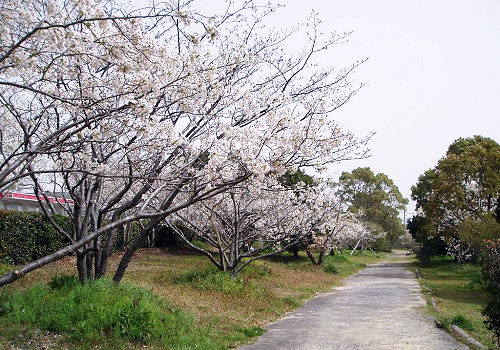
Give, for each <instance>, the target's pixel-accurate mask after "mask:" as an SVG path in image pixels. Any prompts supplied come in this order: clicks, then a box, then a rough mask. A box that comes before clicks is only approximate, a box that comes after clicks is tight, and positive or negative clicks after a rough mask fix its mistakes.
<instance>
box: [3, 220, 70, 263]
mask: <svg viewBox="0 0 500 350" xmlns="http://www.w3.org/2000/svg"><path fill="white" fill-rule="evenodd" d="M53 218H54V221H56V222H57V224H58V225H60V226H61V227H62V228H64V229H66V230H68V231H69V232H71V225H72V224H71V219H70V218H69V217H65V216H62V215H54V216H53ZM64 246H66V242H65V240H64V238H63V237H62V236H61V235H60V234H59V233H58V232H57V231H56V230H55V229H54V227H52V225H51V224H50V222H49V220H47V218H46V217H45V216H44V215H43V214H41V213H36V212H20V211H15V210H0V262H3V263H7V264H14V265H18V264H22V263H25V262H28V261H32V260H35V259H39V258H41V257H43V256H45V255H47V254H51V253H53V252H55V251H57V250H58V249H61V248H63V247H64Z"/></svg>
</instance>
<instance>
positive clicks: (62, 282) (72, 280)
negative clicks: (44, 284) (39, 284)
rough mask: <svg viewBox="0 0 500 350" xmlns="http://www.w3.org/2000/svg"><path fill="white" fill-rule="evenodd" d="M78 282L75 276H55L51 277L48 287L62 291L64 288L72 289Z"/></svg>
mask: <svg viewBox="0 0 500 350" xmlns="http://www.w3.org/2000/svg"><path fill="white" fill-rule="evenodd" d="M78 283H80V281H79V280H78V277H76V276H75V275H55V276H54V277H52V280H51V281H50V282H49V284H48V285H49V287H50V289H54V290H55V289H62V288H65V287H74V286H76V285H77V284H78Z"/></svg>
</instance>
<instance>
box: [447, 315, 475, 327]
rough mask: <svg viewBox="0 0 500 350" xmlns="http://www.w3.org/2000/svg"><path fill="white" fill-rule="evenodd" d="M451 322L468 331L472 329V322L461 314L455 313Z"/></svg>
mask: <svg viewBox="0 0 500 350" xmlns="http://www.w3.org/2000/svg"><path fill="white" fill-rule="evenodd" d="M451 323H452V324H454V325H457V326H459V327H460V328H463V329H466V330H468V331H472V330H474V326H473V325H472V322H471V321H470V320H469V319H467V318H466V317H465V316H463V315H461V314H457V315H455V316H453V317H452V318H451Z"/></svg>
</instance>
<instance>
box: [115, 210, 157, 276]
mask: <svg viewBox="0 0 500 350" xmlns="http://www.w3.org/2000/svg"><path fill="white" fill-rule="evenodd" d="M162 220H163V218H155V219H151V220H150V221H149V223H148V224H147V225H146V227H144V229H143V230H142V232H141V233H140V234H139V235H138V236H137V237H136V238H135V239H134V240H133V241H132V243H131V244H130V245H129V246H128V247H127V249H125V253H124V254H123V257H122V259H121V260H120V264H119V265H118V268H117V269H116V272H115V275H114V277H113V281H114V282H116V283H120V282H121V280H122V278H123V275H124V274H125V271H126V270H127V267H128V264H129V263H130V261H131V260H132V257H133V256H134V253H135V251H136V250H137V249H139V248H140V247H141V246H143V245H144V243H146V241H147V239H148V236H149V234H150V233H151V230H152V229H153V228H154V227H156V226H157V225H158V224H159V223H160V222H161V221H162Z"/></svg>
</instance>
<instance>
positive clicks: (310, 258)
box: [306, 248, 319, 265]
mask: <svg viewBox="0 0 500 350" xmlns="http://www.w3.org/2000/svg"><path fill="white" fill-rule="evenodd" d="M306 254H307V256H308V257H309V260H311V262H312V263H313V264H314V265H319V263H318V261H316V258H315V257H314V254H313V253H312V252H311V251H310V250H309V248H306Z"/></svg>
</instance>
